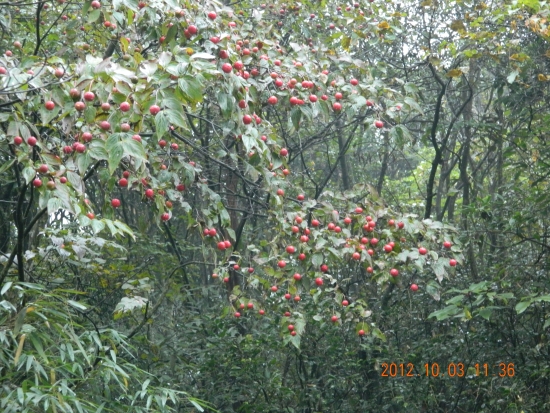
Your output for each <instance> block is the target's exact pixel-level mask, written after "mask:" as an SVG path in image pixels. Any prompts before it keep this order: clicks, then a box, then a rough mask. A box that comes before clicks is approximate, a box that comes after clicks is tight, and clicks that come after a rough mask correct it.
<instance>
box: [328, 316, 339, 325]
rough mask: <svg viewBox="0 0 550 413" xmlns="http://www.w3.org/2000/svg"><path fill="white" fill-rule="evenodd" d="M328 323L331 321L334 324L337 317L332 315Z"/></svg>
mask: <svg viewBox="0 0 550 413" xmlns="http://www.w3.org/2000/svg"><path fill="white" fill-rule="evenodd" d="M330 321H332V322H333V323H336V322H337V321H338V317H337V316H335V315H333V316H332V317H330Z"/></svg>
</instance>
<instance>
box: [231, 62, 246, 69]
mask: <svg viewBox="0 0 550 413" xmlns="http://www.w3.org/2000/svg"><path fill="white" fill-rule="evenodd" d="M233 67H234V68H235V70H242V69H243V67H244V64H243V62H241V61H240V60H239V61H237V62H235V63H233Z"/></svg>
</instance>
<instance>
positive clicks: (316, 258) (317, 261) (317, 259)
mask: <svg viewBox="0 0 550 413" xmlns="http://www.w3.org/2000/svg"><path fill="white" fill-rule="evenodd" d="M311 263H312V264H313V266H314V267H315V269H318V268H319V267H320V266H321V264H322V263H323V254H313V257H311Z"/></svg>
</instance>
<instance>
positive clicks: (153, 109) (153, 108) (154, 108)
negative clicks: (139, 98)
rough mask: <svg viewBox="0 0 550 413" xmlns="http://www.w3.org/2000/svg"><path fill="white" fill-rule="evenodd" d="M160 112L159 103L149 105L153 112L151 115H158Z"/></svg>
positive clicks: (150, 111) (150, 110)
mask: <svg viewBox="0 0 550 413" xmlns="http://www.w3.org/2000/svg"><path fill="white" fill-rule="evenodd" d="M159 112H160V107H159V106H157V105H151V106H150V107H149V113H151V115H156V114H157V113H159Z"/></svg>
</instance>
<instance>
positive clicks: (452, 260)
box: [449, 258, 456, 267]
mask: <svg viewBox="0 0 550 413" xmlns="http://www.w3.org/2000/svg"><path fill="white" fill-rule="evenodd" d="M449 265H450V266H451V267H456V260H455V259H452V258H451V259H450V260H449Z"/></svg>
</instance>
